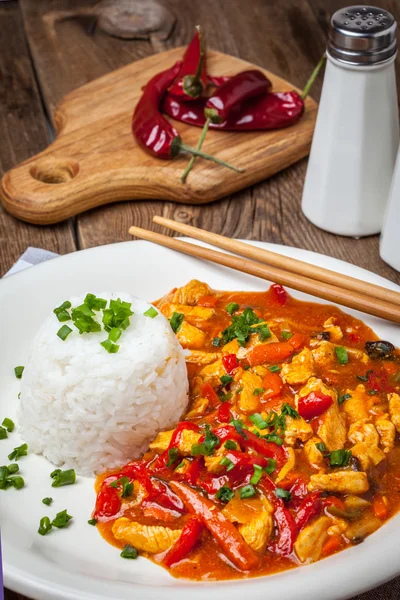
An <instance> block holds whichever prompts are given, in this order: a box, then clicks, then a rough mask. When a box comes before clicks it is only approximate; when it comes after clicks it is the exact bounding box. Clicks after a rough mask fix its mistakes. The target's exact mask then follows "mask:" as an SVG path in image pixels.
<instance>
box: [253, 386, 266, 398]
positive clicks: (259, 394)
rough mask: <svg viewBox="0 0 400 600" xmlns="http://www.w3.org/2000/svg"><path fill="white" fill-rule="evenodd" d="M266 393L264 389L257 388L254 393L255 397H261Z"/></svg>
mask: <svg viewBox="0 0 400 600" xmlns="http://www.w3.org/2000/svg"><path fill="white" fill-rule="evenodd" d="M264 392H265V389H264V388H256V389H255V390H254V391H253V396H261V394H263V393H264Z"/></svg>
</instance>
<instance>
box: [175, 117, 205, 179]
mask: <svg viewBox="0 0 400 600" xmlns="http://www.w3.org/2000/svg"><path fill="white" fill-rule="evenodd" d="M210 123H211V119H207V120H206V122H205V123H204V127H203V129H202V131H201V135H200V137H199V141H198V142H197V146H196V150H201V147H202V145H203V142H204V140H205V137H206V135H207V131H208V128H209V126H210ZM196 158H197V157H196V156H192V158H191V159H190V161H189V163H188V165H187V167H186V169H185V170H184V171H183V173H182V176H181V181H182V183H185V182H186V179H187V176H188V175H189V173H190V171H191V170H192V167H193V165H194V163H195V160H196Z"/></svg>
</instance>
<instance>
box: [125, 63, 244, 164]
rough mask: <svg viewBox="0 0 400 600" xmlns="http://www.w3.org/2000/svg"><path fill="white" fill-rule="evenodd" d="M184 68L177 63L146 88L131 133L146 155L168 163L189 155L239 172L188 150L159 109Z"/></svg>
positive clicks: (196, 151) (159, 74)
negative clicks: (182, 153)
mask: <svg viewBox="0 0 400 600" xmlns="http://www.w3.org/2000/svg"><path fill="white" fill-rule="evenodd" d="M181 65H182V63H179V62H178V63H176V64H175V65H174V66H173V67H171V68H170V69H167V70H166V71H162V72H161V73H158V75H155V76H154V77H153V78H152V79H150V81H149V82H148V83H147V85H146V87H145V88H144V90H143V93H142V96H141V98H140V100H139V102H138V103H137V104H136V108H135V110H134V113H133V117H132V133H133V135H134V137H135V138H136V141H137V142H138V143H139V144H140V145H141V146H142V148H143V149H144V150H146V152H149V153H150V154H152V155H153V156H155V157H156V158H162V159H164V160H169V159H171V158H175V157H176V156H177V155H178V154H179V153H180V152H187V153H189V154H193V155H195V156H202V157H203V158H206V159H207V160H211V161H213V162H215V163H217V164H220V165H222V166H225V167H228V168H230V169H233V170H235V171H239V172H240V169H237V168H236V167H233V166H232V165H229V164H228V163H226V162H224V161H221V160H220V159H219V158H216V157H215V156H211V155H209V154H205V153H204V152H201V151H200V150H197V149H195V148H190V147H189V146H186V145H185V144H184V143H183V142H182V140H181V138H180V137H179V135H178V132H177V131H176V129H175V128H174V127H173V126H172V125H171V123H169V121H167V119H165V118H164V117H163V116H162V114H161V113H160V110H159V107H160V103H161V101H162V99H163V96H164V95H165V93H166V91H167V89H168V88H169V86H170V85H171V83H172V82H173V81H174V79H175V78H176V76H177V75H178V73H179V71H180V68H181Z"/></svg>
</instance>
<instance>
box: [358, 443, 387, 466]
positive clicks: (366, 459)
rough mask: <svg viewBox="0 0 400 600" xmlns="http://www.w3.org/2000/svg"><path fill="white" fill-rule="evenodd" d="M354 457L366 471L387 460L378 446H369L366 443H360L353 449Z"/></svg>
mask: <svg viewBox="0 0 400 600" xmlns="http://www.w3.org/2000/svg"><path fill="white" fill-rule="evenodd" d="M351 453H352V455H353V456H355V457H356V458H358V460H359V461H360V465H361V468H362V469H363V470H364V471H366V470H367V469H369V467H370V466H371V463H372V464H373V465H375V466H376V465H378V464H379V463H380V462H382V461H383V460H384V459H385V454H384V452H382V450H381V449H380V448H378V446H369V445H368V444H367V443H365V442H358V443H357V444H355V446H353V447H352V448H351Z"/></svg>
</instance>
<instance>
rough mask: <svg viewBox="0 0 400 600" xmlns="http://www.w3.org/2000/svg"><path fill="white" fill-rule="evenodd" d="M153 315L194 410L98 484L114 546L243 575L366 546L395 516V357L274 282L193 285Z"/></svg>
mask: <svg viewBox="0 0 400 600" xmlns="http://www.w3.org/2000/svg"><path fill="white" fill-rule="evenodd" d="M155 304H156V306H157V307H158V308H159V309H160V311H161V312H162V313H163V314H164V315H165V316H166V317H167V318H168V319H169V320H170V324H171V327H172V329H173V330H174V332H175V334H176V336H177V338H178V340H179V342H180V343H181V345H182V347H183V348H185V349H187V357H186V361H187V372H188V378H189V385H190V392H189V397H190V402H189V406H188V409H187V412H186V414H185V415H184V416H183V417H181V420H180V421H179V423H178V425H177V426H176V428H175V429H174V430H171V431H162V432H160V433H159V434H158V435H157V437H156V438H155V439H154V440H153V441H152V442H151V443H150V446H149V449H148V451H147V452H146V453H145V454H144V456H143V457H142V458H141V459H139V460H133V461H131V462H130V463H128V464H127V465H126V466H124V467H123V468H120V469H118V470H117V471H112V472H108V473H105V474H104V475H101V476H99V477H98V478H97V481H96V492H97V500H96V507H95V510H94V513H93V518H94V519H95V521H96V524H97V527H98V529H99V530H100V532H101V534H102V536H103V537H104V538H105V539H106V540H107V541H108V542H110V543H111V544H114V545H115V546H117V547H120V548H121V549H123V553H125V556H127V557H129V556H132V555H137V553H139V554H141V555H143V556H146V557H148V558H151V559H152V560H153V561H154V562H156V563H157V564H160V565H162V566H164V567H165V568H167V569H168V570H169V571H170V573H171V574H172V575H173V576H175V577H180V578H187V579H194V580H221V579H232V578H244V577H250V576H259V575H266V574H271V573H275V572H278V571H283V570H285V569H289V568H293V567H296V566H300V565H305V564H308V563H311V562H314V561H317V560H320V559H322V558H325V557H327V556H329V555H332V554H333V553H336V552H339V551H341V550H344V549H346V548H348V547H350V546H352V545H355V544H359V543H361V542H363V540H364V539H365V538H366V537H367V536H369V535H370V534H372V533H373V532H374V531H376V530H377V529H378V528H379V527H381V526H382V525H383V524H384V523H385V521H386V520H387V519H389V518H390V517H391V516H393V515H394V514H395V513H396V512H397V511H398V510H399V505H400V493H399V492H400V444H399V443H398V440H399V438H398V434H399V433H400V352H399V351H398V350H397V349H396V348H395V347H394V346H393V344H391V343H390V342H389V341H383V340H379V339H378V338H377V336H376V335H375V334H374V333H373V331H372V330H371V329H370V328H369V327H367V326H366V325H365V324H364V323H362V322H361V321H360V320H358V319H355V318H354V317H353V316H350V315H348V314H345V313H344V312H342V311H341V310H340V309H339V308H336V307H334V306H329V305H324V304H314V303H311V302H302V301H299V300H296V299H294V298H292V297H291V296H290V295H289V294H288V293H287V292H286V290H285V289H284V288H282V287H281V286H280V285H276V284H275V285H272V286H271V287H270V289H269V290H268V291H266V292H255V293H251V292H220V291H213V290H211V289H210V287H209V286H208V285H207V284H205V283H201V282H199V281H191V282H189V283H188V284H187V285H186V286H184V287H182V288H179V289H175V290H173V291H172V292H170V293H169V294H168V295H166V296H165V297H164V298H162V299H161V300H159V301H158V302H157V303H155ZM177 419H178V415H177ZM122 555H123V554H122Z"/></svg>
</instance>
